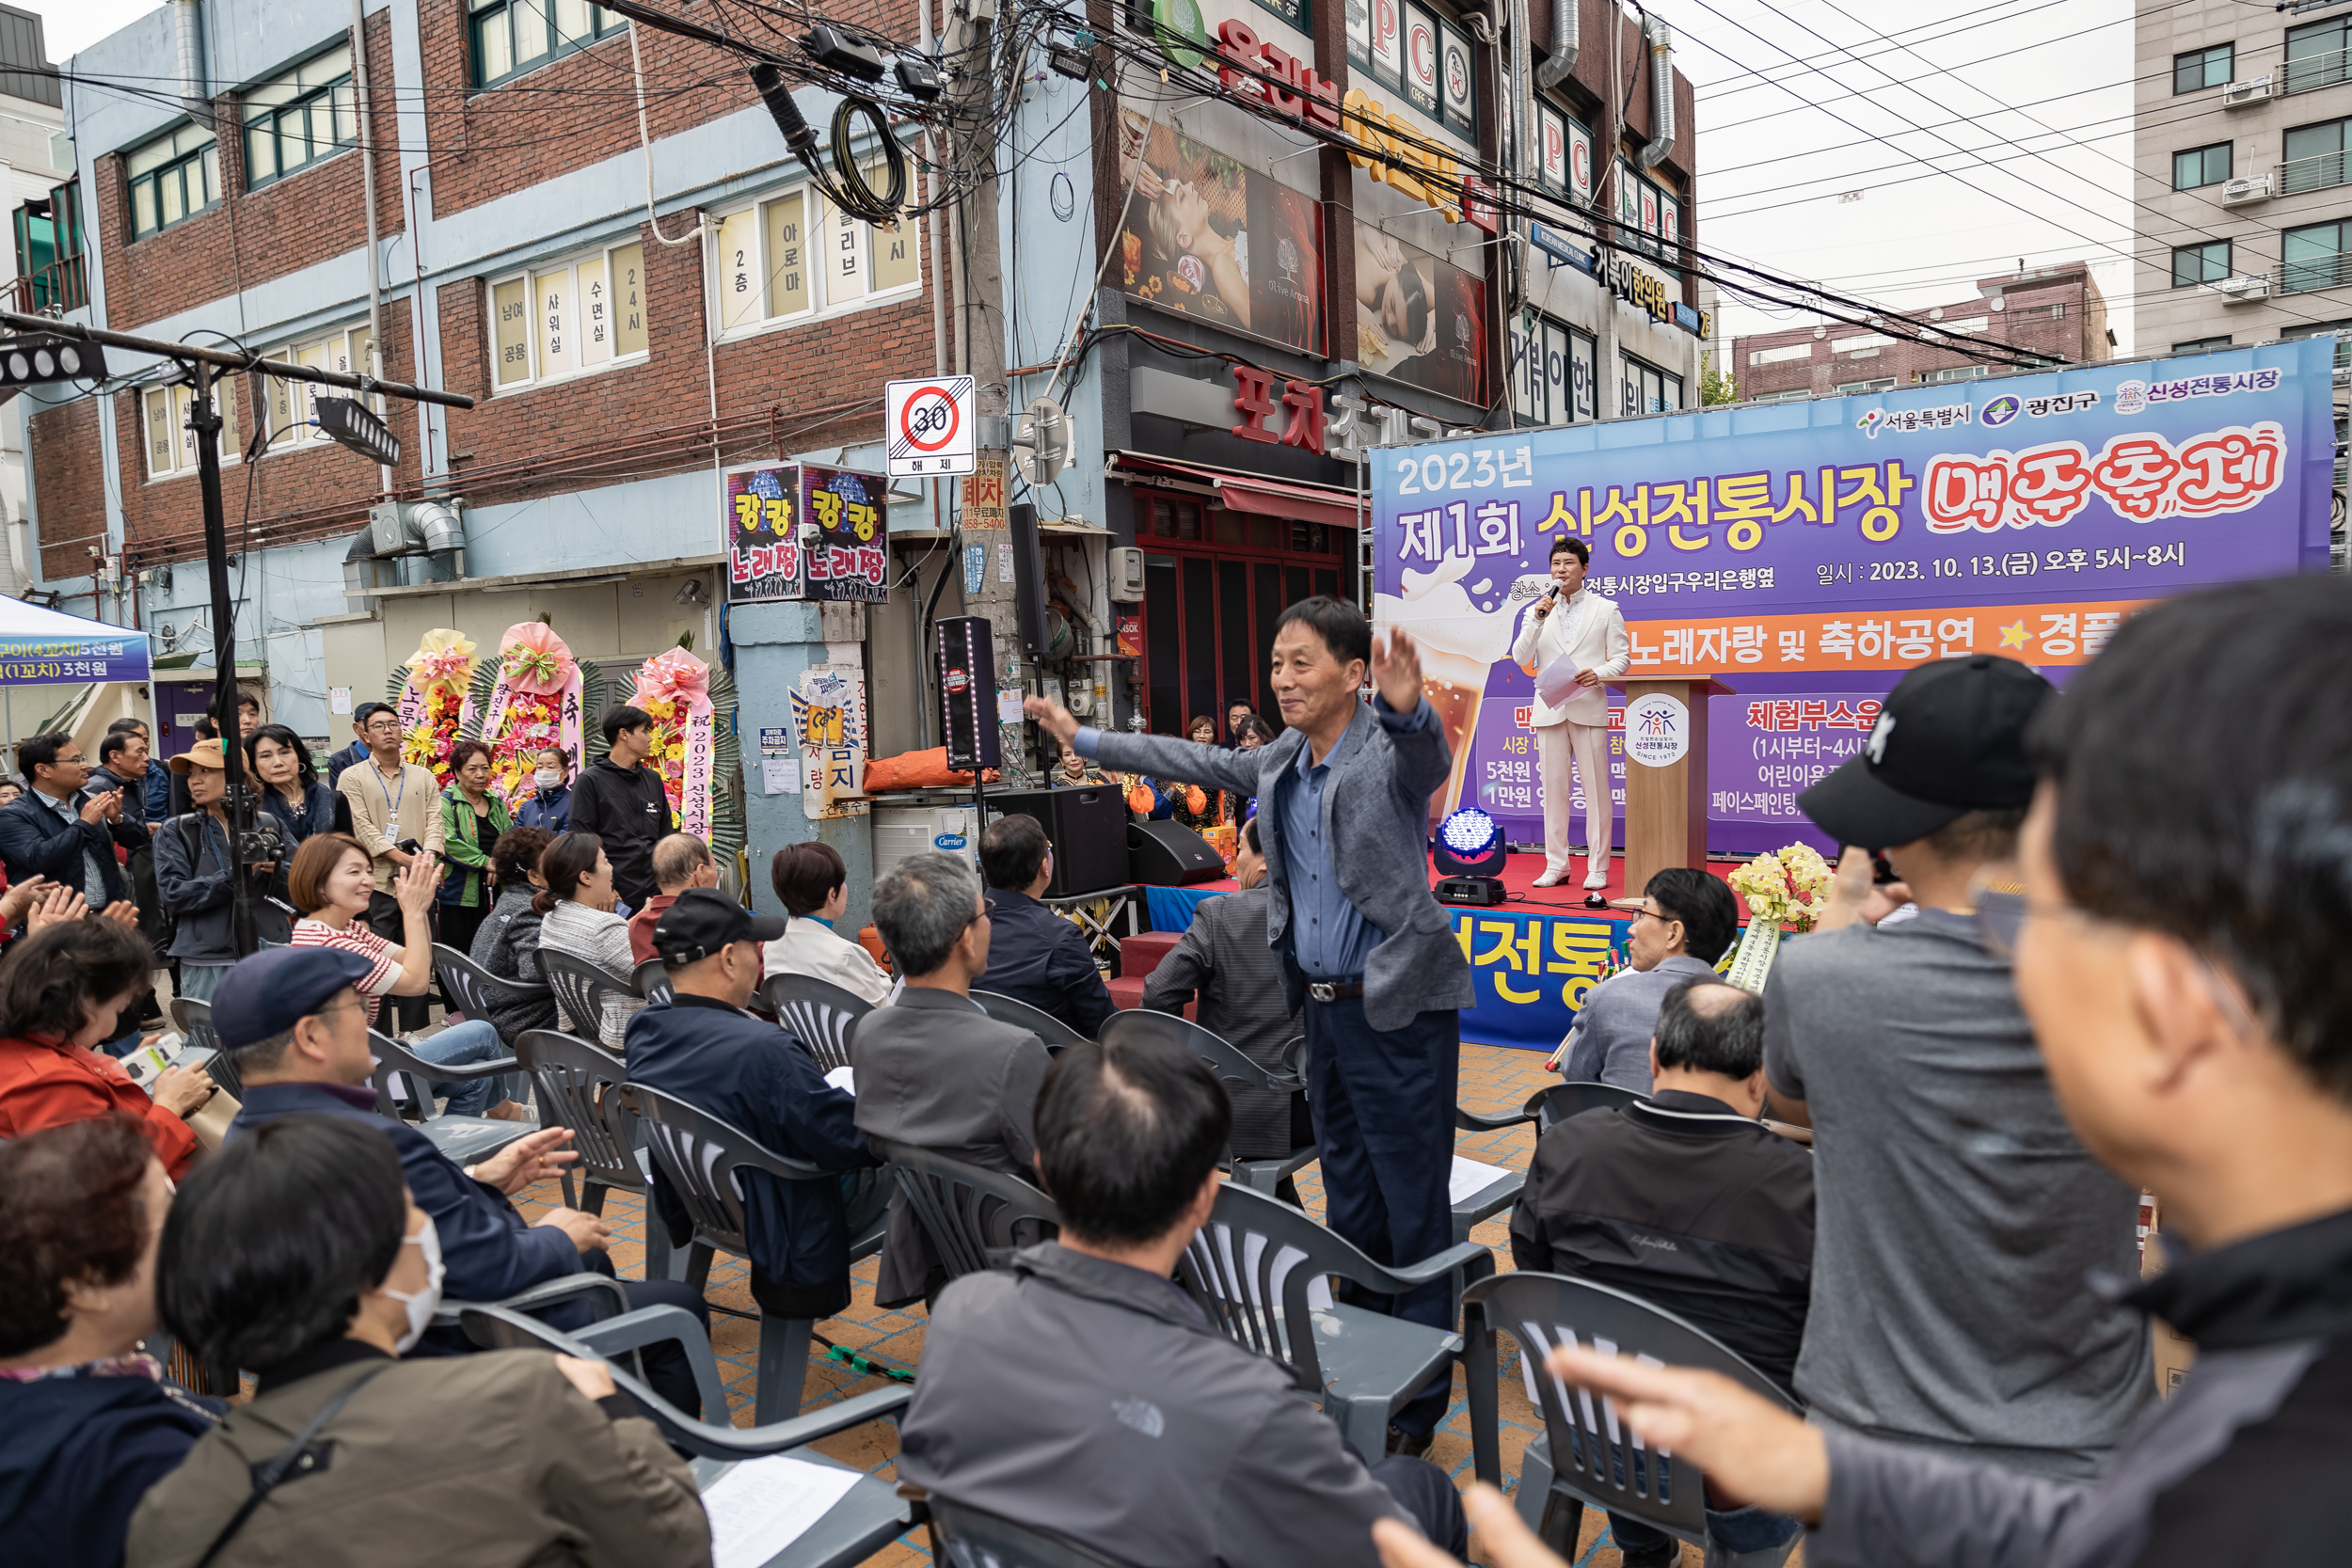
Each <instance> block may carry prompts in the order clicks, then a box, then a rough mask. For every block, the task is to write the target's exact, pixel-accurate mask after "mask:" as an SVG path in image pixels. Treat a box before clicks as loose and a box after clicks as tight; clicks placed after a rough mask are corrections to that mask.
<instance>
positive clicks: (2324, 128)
mask: <svg viewBox="0 0 2352 1568" xmlns="http://www.w3.org/2000/svg"><path fill="white" fill-rule="evenodd" d="M2347 133H2352V119H2329V120H2322V121H2321V122H2320V123H2319V124H2317V125H2297V126H2296V127H2295V128H2294V129H2293V130H2291V131H2289V132H2288V133H2287V134H2286V138H2285V142H2286V145H2285V149H2284V152H2285V156H2284V157H2283V158H2282V159H2281V160H2280V164H2279V194H2280V196H2299V195H2301V194H2302V193H2303V192H2305V191H2318V190H2326V189H2327V188H2328V186H2330V185H2341V184H2343V183H2344V151H2345V150H2346V149H2347V148H2352V135H2347Z"/></svg>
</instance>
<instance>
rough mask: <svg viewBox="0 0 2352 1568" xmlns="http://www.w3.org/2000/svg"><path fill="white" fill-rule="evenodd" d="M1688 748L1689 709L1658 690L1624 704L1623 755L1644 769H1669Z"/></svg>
mask: <svg viewBox="0 0 2352 1568" xmlns="http://www.w3.org/2000/svg"><path fill="white" fill-rule="evenodd" d="M1690 751H1691V710H1690V709H1689V708H1688V707H1685V706H1684V705H1682V704H1681V703H1679V702H1677V701H1676V700H1675V699H1674V698H1672V697H1669V696H1667V695H1666V694H1665V693H1664V692H1662V691H1653V692H1650V693H1649V694H1647V695H1646V696H1641V697H1636V698H1634V699H1633V701H1631V702H1629V703H1628V704H1626V705H1625V754H1626V757H1627V759H1628V760H1629V761H1632V762H1637V763H1639V764H1641V765H1642V766H1643V767H1645V768H1671V767H1673V766H1674V765H1675V764H1676V763H1677V762H1680V761H1681V760H1682V759H1683V758H1684V757H1685V756H1687V755H1689V754H1690Z"/></svg>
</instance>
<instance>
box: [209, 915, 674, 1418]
mask: <svg viewBox="0 0 2352 1568" xmlns="http://www.w3.org/2000/svg"><path fill="white" fill-rule="evenodd" d="M368 968H369V966H368V960H367V959H365V958H361V957H360V956H359V955H358V954H356V953H352V952H349V951H347V950H344V949H342V948H333V947H281V948H272V949H270V950H269V951H267V952H262V953H257V954H255V955H254V956H253V957H251V958H246V959H244V960H242V961H241V962H239V963H238V965H237V967H236V968H235V969H234V970H232V971H231V972H230V975H229V978H227V979H226V980H223V981H222V982H221V985H220V990H218V991H217V992H215V994H214V997H213V1027H214V1028H215V1029H216V1030H217V1031H219V1034H220V1044H221V1049H222V1050H224V1051H226V1052H228V1053H230V1059H231V1060H232V1061H234V1062H235V1063H236V1066H237V1070H238V1072H239V1073H240V1074H241V1075H242V1076H243V1078H244V1081H245V1108H244V1109H243V1110H242V1111H240V1112H239V1113H238V1114H237V1118H236V1120H234V1121H233V1122H231V1123H230V1126H229V1134H228V1138H227V1140H226V1141H225V1142H224V1144H223V1146H222V1147H223V1148H234V1147H236V1145H237V1143H238V1142H239V1141H240V1140H241V1139H243V1138H246V1137H249V1136H251V1135H252V1134H254V1133H255V1132H260V1131H262V1130H264V1129H266V1128H268V1127H270V1126H271V1125H273V1124H274V1123H276V1122H278V1121H280V1120H283V1119H285V1118H288V1117H309V1116H314V1115H324V1116H329V1117H336V1118H338V1119H341V1120H343V1121H348V1122H351V1123H354V1124H355V1125H357V1126H358V1127H360V1128H361V1129H362V1130H364V1131H366V1132H369V1133H370V1134H371V1135H373V1136H376V1137H380V1138H382V1139H385V1140H388V1141H389V1143H390V1145H391V1148H392V1150H393V1152H394V1153H395V1154H396V1155H397V1156H398V1157H399V1161H400V1165H401V1169H402V1172H403V1173H404V1175H405V1178H406V1180H407V1183H408V1190H409V1191H410V1193H412V1194H413V1195H414V1196H415V1198H416V1202H417V1205H418V1207H420V1208H421V1209H422V1210H423V1211H424V1212H426V1213H428V1214H430V1215H432V1216H433V1222H434V1229H435V1231H436V1233H437V1235H438V1237H439V1243H438V1244H439V1245H440V1246H441V1247H442V1248H443V1249H445V1251H446V1255H447V1262H448V1265H449V1293H450V1294H451V1296H453V1297H454V1298H455V1299H457V1300H459V1301H502V1300H504V1299H505V1298H507V1297H508V1296H512V1295H515V1294H516V1293H517V1292H519V1291H526V1290H529V1289H530V1288H531V1287H532V1286H533V1285H538V1284H542V1283H544V1282H546V1281H548V1280H550V1279H560V1278H562V1277H564V1275H573V1274H578V1273H580V1272H581V1271H582V1270H590V1269H592V1270H595V1271H596V1273H598V1274H603V1275H610V1274H612V1259H611V1257H610V1256H609V1255H608V1252H607V1249H608V1248H609V1247H610V1246H611V1245H612V1231H611V1229H610V1227H607V1226H606V1225H605V1223H604V1222H603V1221H602V1220H600V1219H598V1218H596V1216H595V1215H594V1214H587V1213H582V1212H580V1211H579V1210H577V1209H570V1208H564V1207H557V1208H554V1209H550V1210H548V1212H545V1213H543V1214H541V1215H540V1216H539V1217H538V1219H536V1220H535V1221H533V1222H532V1223H530V1224H528V1225H526V1224H525V1223H524V1222H523V1218H522V1216H521V1215H520V1214H518V1213H516V1212H515V1207H514V1205H513V1204H512V1203H510V1202H508V1201H507V1200H508V1199H509V1198H510V1197H512V1196H514V1195H515V1194H516V1193H518V1192H520V1191H522V1190H523V1189H524V1188H525V1187H528V1186H530V1185H531V1184H532V1182H534V1181H539V1180H544V1179H546V1178H548V1177H550V1176H557V1175H560V1174H562V1171H563V1168H564V1166H565V1165H566V1164H570V1163H571V1162H572V1161H573V1160H574V1159H575V1158H576V1156H574V1155H572V1154H571V1153H569V1152H568V1151H566V1150H565V1149H564V1145H565V1144H567V1143H569V1142H570V1141H571V1137H572V1134H571V1131H570V1129H568V1128H563V1127H549V1128H543V1129H541V1130H540V1131H538V1132H530V1133H526V1134H525V1135H523V1136H522V1137H520V1138H517V1139H516V1140H515V1142H513V1143H511V1144H508V1145H507V1146H506V1147H505V1148H501V1149H500V1150H499V1151H498V1152H497V1153H496V1154H493V1155H491V1156H490V1157H489V1158H488V1159H486V1160H484V1161H482V1162H481V1163H480V1164H473V1165H469V1166H467V1167H465V1168H464V1169H463V1170H461V1169H459V1168H458V1167H457V1166H456V1165H455V1164H452V1163H451V1162H450V1160H449V1159H448V1157H447V1156H445V1155H443V1154H442V1153H441V1151H440V1150H439V1149H438V1148H435V1147H434V1144H433V1140H432V1139H430V1138H428V1137H426V1136H425V1135H424V1133H422V1132H420V1131H419V1130H418V1129H416V1128H414V1127H412V1126H410V1125H409V1124H408V1123H406V1122H405V1121H398V1120H394V1119H393V1118H391V1117H384V1116H379V1115H377V1114H376V1110H375V1094H374V1091H373V1089H372V1088H371V1087H370V1086H369V1075H370V1073H371V1072H372V1071H373V1058H372V1056H371V1053H370V1052H369V1050H368V1032H367V1025H366V1013H365V1008H364V1003H363V1001H362V998H361V997H360V995H359V992H358V989H357V988H358V985H359V983H360V982H361V981H363V980H365V979H366V978H367V975H368ZM622 1290H623V1291H625V1292H627V1294H628V1300H629V1305H630V1306H631V1307H683V1308H685V1309H686V1310H688V1311H690V1312H692V1313H693V1314H694V1315H695V1317H696V1318H697V1319H698V1320H700V1321H701V1322H703V1323H708V1321H709V1318H708V1315H707V1307H705V1306H704V1305H703V1298H702V1293H701V1292H700V1291H697V1290H695V1289H694V1288H693V1287H692V1286H690V1285H686V1284H683V1283H679V1282H675V1281H672V1280H666V1279H662V1280H626V1281H624V1282H623V1283H622ZM536 1315H537V1316H538V1317H540V1318H542V1319H544V1320H545V1321H546V1322H548V1323H552V1324H554V1325H555V1326H556V1327H558V1328H564V1329H571V1328H579V1327H584V1326H585V1325H586V1324H587V1323H588V1322H589V1319H590V1311H589V1308H588V1307H586V1306H585V1305H584V1304H580V1303H577V1302H574V1303H569V1304H565V1305H561V1306H556V1307H548V1308H547V1309H545V1310H543V1311H541V1312H539V1313H537V1314H536ZM424 1348H425V1349H426V1350H427V1351H429V1352H431V1353H433V1354H465V1353H466V1352H467V1351H469V1349H470V1346H469V1342H468V1340H467V1338H466V1337H465V1335H464V1334H462V1333H461V1332H459V1331H458V1330H457V1329H455V1328H440V1329H435V1330H434V1331H433V1332H432V1333H431V1334H430V1335H429V1336H428V1337H427V1338H426V1340H425V1346H424ZM643 1354H644V1367H645V1381H646V1382H647V1383H649V1384H650V1385H652V1386H653V1388H654V1390H655V1391H656V1392H657V1393H659V1394H660V1395H661V1397H662V1398H663V1399H666V1400H668V1401H669V1402H671V1403H673V1404H675V1405H676V1406H677V1407H678V1408H679V1409H681V1410H685V1411H688V1412H696V1411H699V1410H700V1409H701V1407H702V1406H701V1399H700V1396H699V1395H698V1394H697V1393H696V1391H695V1386H694V1377H693V1372H692V1370H691V1367H689V1366H688V1364H687V1361H686V1356H685V1353H684V1351H683V1350H682V1349H681V1348H680V1347H679V1346H678V1345H677V1344H676V1343H675V1342H674V1341H673V1342H669V1343H665V1344H661V1345H655V1346H648V1347H647V1348H646V1349H645V1350H644V1352H643ZM244 1366H245V1368H246V1370H260V1367H259V1364H257V1363H254V1362H246V1363H244Z"/></svg>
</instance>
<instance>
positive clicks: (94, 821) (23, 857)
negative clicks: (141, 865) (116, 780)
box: [0, 734, 147, 920]
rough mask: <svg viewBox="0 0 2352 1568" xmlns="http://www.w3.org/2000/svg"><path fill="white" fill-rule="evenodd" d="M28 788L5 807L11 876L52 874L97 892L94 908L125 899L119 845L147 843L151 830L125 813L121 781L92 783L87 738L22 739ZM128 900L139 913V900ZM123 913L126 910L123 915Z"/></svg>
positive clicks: (0, 817)
mask: <svg viewBox="0 0 2352 1568" xmlns="http://www.w3.org/2000/svg"><path fill="white" fill-rule="evenodd" d="M16 768H17V771H18V772H20V773H22V774H23V775H24V783H25V784H26V785H27V787H26V789H25V791H24V794H23V795H21V796H19V797H17V799H16V800H15V801H14V802H12V803H11V804H9V805H8V806H7V807H6V808H4V809H0V863H5V864H6V865H7V867H8V881H9V882H10V883H11V884H22V883H24V882H27V881H30V880H31V879H34V878H35V877H46V878H48V879H50V880H51V881H53V882H56V883H57V884H59V885H60V886H63V887H68V888H72V890H73V891H74V892H76V893H79V894H80V895H82V896H83V897H84V898H87V900H89V907H90V910H91V911H92V912H96V911H100V910H103V909H104V908H106V906H108V905H109V904H113V903H116V902H117V901H119V900H125V899H126V898H127V893H126V889H125V884H124V882H123V878H122V866H121V864H120V863H119V861H118V860H117V859H116V857H115V849H116V847H117V846H120V847H121V848H122V849H123V850H125V851H126V852H127V851H129V850H132V849H144V848H146V847H147V831H146V830H145V829H144V828H140V827H138V826H136V825H135V824H134V823H132V822H126V821H124V820H123V813H122V792H121V791H120V790H119V789H102V790H91V789H88V788H86V787H84V786H85V785H87V784H88V782H89V775H90V768H89V763H88V760H87V758H85V757H84V756H83V754H82V745H81V742H79V741H77V740H75V739H74V738H73V737H72V736H70V735H64V734H49V735H37V736H31V737H29V738H28V739H25V740H21V741H19V742H18V743H17V747H16ZM123 908H124V909H125V910H129V911H131V915H132V918H133V919H134V920H135V919H136V918H137V911H136V909H135V906H133V905H131V904H129V903H128V902H124V904H123ZM118 918H119V916H118Z"/></svg>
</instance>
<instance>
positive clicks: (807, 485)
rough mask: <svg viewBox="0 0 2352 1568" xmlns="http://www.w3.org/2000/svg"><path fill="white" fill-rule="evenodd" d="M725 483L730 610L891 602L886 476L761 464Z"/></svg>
mask: <svg viewBox="0 0 2352 1568" xmlns="http://www.w3.org/2000/svg"><path fill="white" fill-rule="evenodd" d="M725 480H726V518H725V521H724V523H723V528H724V530H725V536H726V549H727V599H728V601H729V602H730V603H734V604H744V603H756V602H760V601H766V600H780V599H820V600H854V601H859V602H863V603H870V604H879V603H881V602H882V600H883V599H884V598H885V597H887V596H888V590H887V584H888V582H889V578H890V571H889V567H890V541H889V522H890V514H889V504H890V503H889V500H888V499H887V497H886V495H885V494H884V488H885V484H886V482H885V481H884V480H883V479H882V477H881V476H880V475H879V474H864V473H857V472H854V471H852V470H850V469H848V468H834V467H825V466H822V465H819V464H816V463H755V464H749V465H746V466H745V467H739V468H729V469H728V470H727V471H726V475H725Z"/></svg>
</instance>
